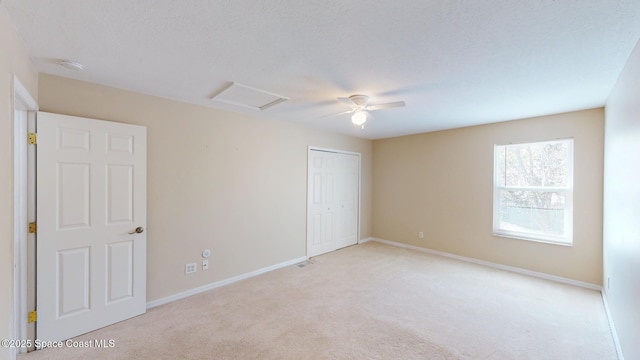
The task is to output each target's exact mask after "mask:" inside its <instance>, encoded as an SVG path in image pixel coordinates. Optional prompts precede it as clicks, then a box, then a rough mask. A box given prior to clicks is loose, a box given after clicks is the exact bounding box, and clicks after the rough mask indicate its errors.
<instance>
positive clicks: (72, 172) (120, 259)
mask: <svg viewBox="0 0 640 360" xmlns="http://www.w3.org/2000/svg"><path fill="white" fill-rule="evenodd" d="M37 126H38V144H37V194H38V196H37V208H38V211H37V222H38V234H37V270H36V271H37V309H38V322H37V328H36V331H37V338H38V339H40V340H46V341H58V340H65V339H68V338H71V337H74V336H77V335H80V334H83V333H86V332H89V331H92V330H95V329H98V328H101V327H104V326H107V325H110V324H113V323H115V322H118V321H122V320H125V319H128V318H130V317H133V316H136V315H139V314H142V313H144V312H145V311H146V232H143V233H135V232H134V233H132V234H131V232H133V230H134V229H135V228H137V227H143V228H144V227H146V128H144V127H141V126H136V125H128V124H120V123H113V122H107V121H100V120H94V119H86V118H78V117H71V116H64V115H58V114H50V113H38V124H37Z"/></svg>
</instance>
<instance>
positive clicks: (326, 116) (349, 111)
mask: <svg viewBox="0 0 640 360" xmlns="http://www.w3.org/2000/svg"><path fill="white" fill-rule="evenodd" d="M354 111H355V110H347V111H343V112H339V113H337V114H330V115H323V116H320V117H317V118H316V119H324V118H328V117H332V116H338V115H344V114H351V113H352V112H354Z"/></svg>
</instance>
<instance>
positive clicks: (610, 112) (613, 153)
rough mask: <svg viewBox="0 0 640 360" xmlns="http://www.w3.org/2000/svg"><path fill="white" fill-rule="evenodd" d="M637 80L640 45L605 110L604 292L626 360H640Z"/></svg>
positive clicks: (639, 109) (639, 120)
mask: <svg viewBox="0 0 640 360" xmlns="http://www.w3.org/2000/svg"><path fill="white" fill-rule="evenodd" d="M638 79H640V42H639V43H638V44H637V45H636V48H635V50H634V51H633V53H632V54H631V57H630V58H629V60H628V61H627V64H626V66H625V68H624V70H623V72H622V74H621V75H620V78H619V79H618V83H617V84H616V86H615V87H614V89H613V91H612V93H611V95H610V96H609V99H608V101H607V104H606V107H605V109H606V111H605V117H606V121H605V166H604V179H605V182H604V183H605V187H604V278H605V279H607V278H609V279H610V280H609V281H608V282H607V281H605V287H604V288H605V293H606V296H607V300H608V303H609V308H610V310H611V314H612V317H613V320H614V323H615V327H616V330H617V332H618V337H619V339H620V344H621V346H622V351H623V353H624V357H625V359H640V342H638V339H639V337H640V307H639V306H638V304H639V303H640V202H639V200H640V168H639V167H640V92H639V91H638ZM607 283H609V284H608V286H607V285H606V284H607Z"/></svg>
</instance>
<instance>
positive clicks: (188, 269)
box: [184, 263, 198, 275]
mask: <svg viewBox="0 0 640 360" xmlns="http://www.w3.org/2000/svg"><path fill="white" fill-rule="evenodd" d="M196 271H198V264H196V263H191V264H186V265H185V266H184V274H185V275H189V274H193V273H194V272H196Z"/></svg>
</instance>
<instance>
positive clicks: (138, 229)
mask: <svg viewBox="0 0 640 360" xmlns="http://www.w3.org/2000/svg"><path fill="white" fill-rule="evenodd" d="M143 232H144V229H143V228H142V227H141V226H138V227H137V228H136V229H135V230H133V231H132V232H130V233H129V234H130V235H132V234H142V233H143Z"/></svg>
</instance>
